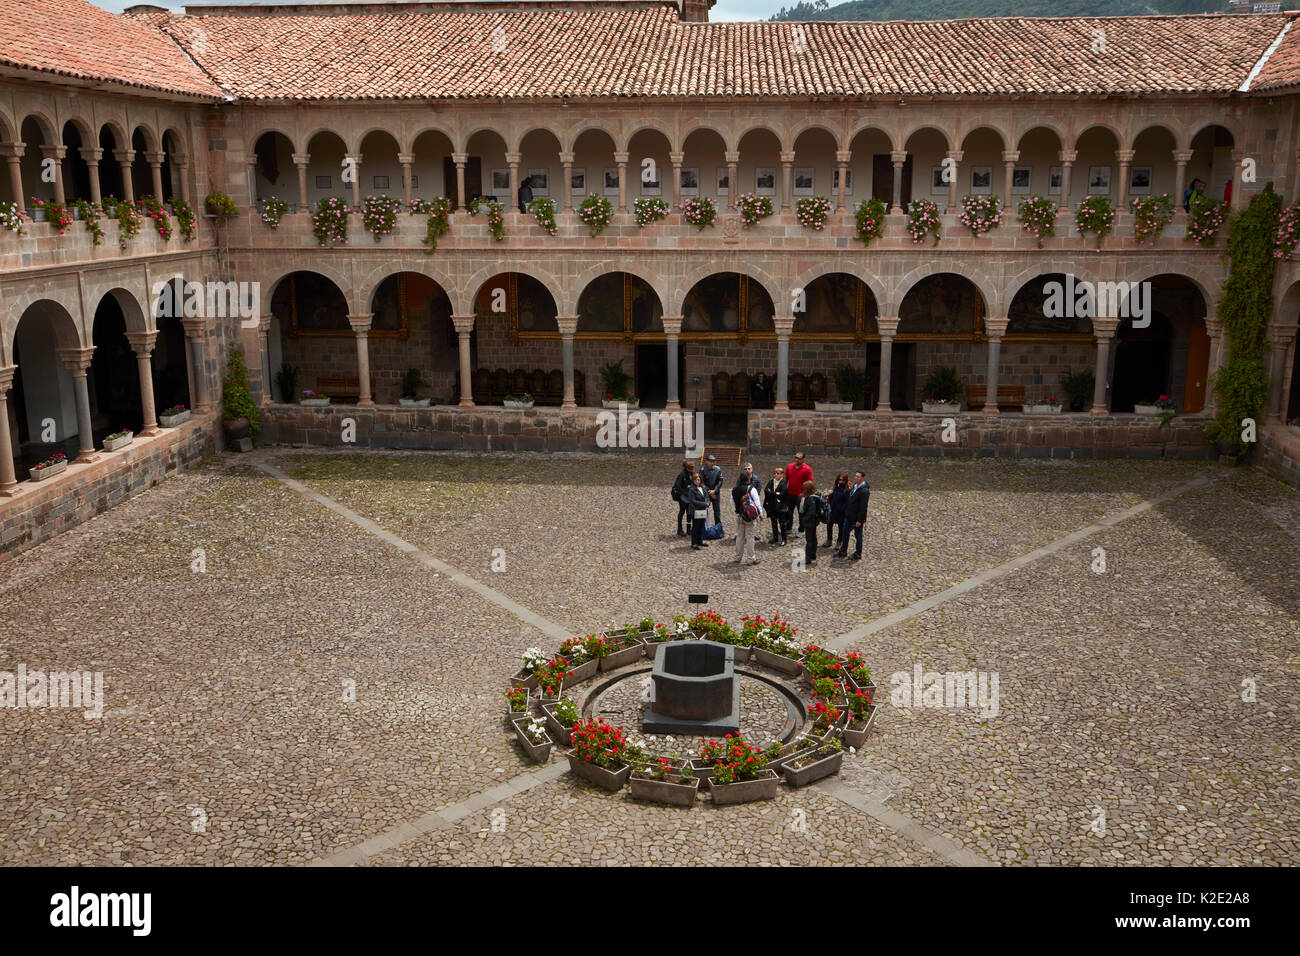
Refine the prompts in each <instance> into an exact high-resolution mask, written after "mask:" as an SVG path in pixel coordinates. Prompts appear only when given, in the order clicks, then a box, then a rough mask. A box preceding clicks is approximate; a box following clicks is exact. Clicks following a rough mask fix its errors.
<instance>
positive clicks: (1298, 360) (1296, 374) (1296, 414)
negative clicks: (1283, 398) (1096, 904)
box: [1286, 342, 1300, 421]
mask: <svg viewBox="0 0 1300 956" xmlns="http://www.w3.org/2000/svg"><path fill="white" fill-rule="evenodd" d="M1297 418H1300V342H1297V344H1296V347H1295V359H1294V361H1293V362H1292V364H1291V394H1290V396H1289V397H1288V398H1287V403H1286V420H1287V421H1294V420H1295V419H1297Z"/></svg>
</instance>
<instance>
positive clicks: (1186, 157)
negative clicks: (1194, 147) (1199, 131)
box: [1174, 149, 1192, 166]
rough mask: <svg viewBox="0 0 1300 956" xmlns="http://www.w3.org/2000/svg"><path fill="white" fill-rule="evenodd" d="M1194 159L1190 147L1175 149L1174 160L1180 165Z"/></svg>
mask: <svg viewBox="0 0 1300 956" xmlns="http://www.w3.org/2000/svg"><path fill="white" fill-rule="evenodd" d="M1191 161H1192V151H1191V150H1190V149H1176V150H1174V162H1176V163H1177V164H1178V165H1179V166H1186V165H1187V164H1188V163H1190V162H1191Z"/></svg>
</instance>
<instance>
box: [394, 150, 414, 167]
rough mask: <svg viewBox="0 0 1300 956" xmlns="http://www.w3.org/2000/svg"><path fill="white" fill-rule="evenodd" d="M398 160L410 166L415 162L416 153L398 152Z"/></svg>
mask: <svg viewBox="0 0 1300 956" xmlns="http://www.w3.org/2000/svg"><path fill="white" fill-rule="evenodd" d="M397 161H398V162H399V163H401V164H402V165H403V166H410V165H411V164H412V163H413V162H415V154H414V153H398V154H397Z"/></svg>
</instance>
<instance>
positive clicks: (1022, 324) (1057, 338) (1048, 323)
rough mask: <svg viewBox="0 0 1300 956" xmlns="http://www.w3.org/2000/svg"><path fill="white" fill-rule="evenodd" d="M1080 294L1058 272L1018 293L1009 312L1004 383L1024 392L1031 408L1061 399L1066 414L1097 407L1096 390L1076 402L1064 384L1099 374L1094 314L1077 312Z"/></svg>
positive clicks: (1000, 376) (1036, 279) (1041, 277)
mask: <svg viewBox="0 0 1300 956" xmlns="http://www.w3.org/2000/svg"><path fill="white" fill-rule="evenodd" d="M1077 288H1078V286H1077V284H1076V283H1074V282H1072V281H1071V279H1070V277H1069V276H1066V275H1064V274H1063V273H1060V272H1052V273H1044V274H1043V275H1038V276H1035V277H1034V278H1032V279H1030V280H1029V281H1028V282H1026V283H1025V284H1024V285H1022V286H1021V287H1020V288H1019V290H1017V292H1016V294H1015V295H1014V296H1013V297H1012V299H1011V306H1010V308H1008V309H1007V319H1008V321H1007V331H1006V335H1004V336H1003V339H1002V349H1001V352H1000V355H999V362H998V383H999V384H1000V385H1020V386H1023V387H1024V389H1025V398H1026V401H1029V402H1031V403H1032V402H1034V401H1041V400H1045V399H1049V398H1056V399H1059V400H1060V401H1061V402H1062V406H1063V408H1064V410H1065V411H1072V412H1083V411H1087V409H1088V408H1089V407H1090V406H1091V403H1092V392H1091V390H1089V391H1088V392H1087V394H1086V395H1084V394H1083V393H1082V391H1080V393H1079V395H1077V396H1076V397H1075V400H1074V401H1071V399H1070V396H1069V395H1068V394H1067V393H1066V389H1065V383H1064V380H1063V379H1064V377H1065V376H1066V375H1067V374H1075V375H1084V374H1085V373H1087V372H1090V371H1091V372H1093V373H1094V374H1095V371H1096V370H1095V369H1094V365H1095V359H1096V348H1095V346H1094V345H1093V341H1092V319H1091V318H1090V317H1089V315H1090V310H1089V309H1086V308H1084V309H1080V308H1077V306H1078V302H1079V295H1078V293H1077V291H1076V290H1077ZM1080 313H1087V314H1080Z"/></svg>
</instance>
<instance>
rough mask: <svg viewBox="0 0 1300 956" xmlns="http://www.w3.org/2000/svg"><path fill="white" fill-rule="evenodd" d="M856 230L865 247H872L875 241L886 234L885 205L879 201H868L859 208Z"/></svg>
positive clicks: (855, 220)
mask: <svg viewBox="0 0 1300 956" xmlns="http://www.w3.org/2000/svg"><path fill="white" fill-rule="evenodd" d="M854 228H855V229H856V231H857V236H858V238H859V239H861V240H862V244H863V245H864V246H869V245H871V241H872V240H873V239H879V238H880V237H881V236H883V235H884V234H885V204H884V203H883V202H881V201H880V200H879V199H874V198H872V199H868V200H867V201H866V202H864V203H863V204H862V205H860V206H858V211H857V214H856V216H855V217H854Z"/></svg>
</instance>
